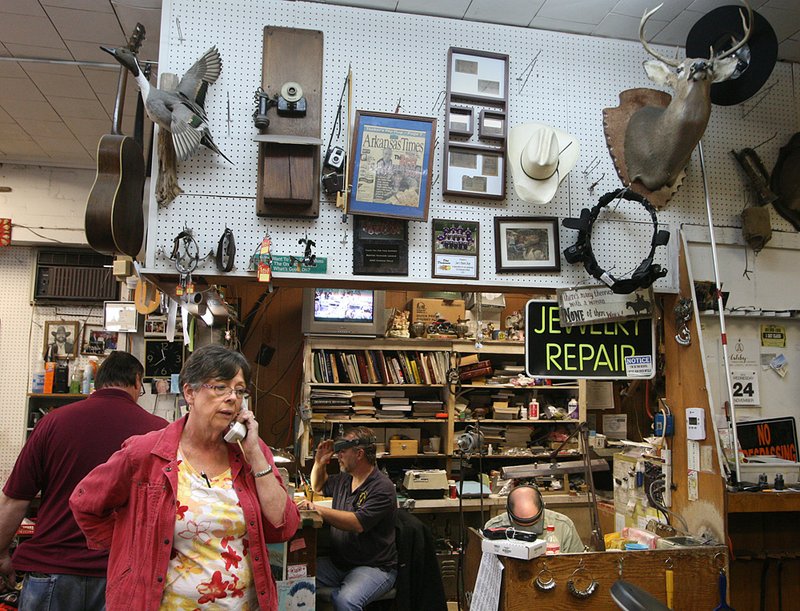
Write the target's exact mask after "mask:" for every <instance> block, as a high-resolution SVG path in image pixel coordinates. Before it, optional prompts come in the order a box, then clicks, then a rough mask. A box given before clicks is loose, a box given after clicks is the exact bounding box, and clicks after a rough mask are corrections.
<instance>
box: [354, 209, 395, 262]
mask: <svg viewBox="0 0 800 611" xmlns="http://www.w3.org/2000/svg"><path fill="white" fill-rule="evenodd" d="M353 273H354V274H356V275H374V276H407V275H408V221H404V220H402V219H393V218H385V219H381V218H377V217H374V216H360V215H355V216H353Z"/></svg>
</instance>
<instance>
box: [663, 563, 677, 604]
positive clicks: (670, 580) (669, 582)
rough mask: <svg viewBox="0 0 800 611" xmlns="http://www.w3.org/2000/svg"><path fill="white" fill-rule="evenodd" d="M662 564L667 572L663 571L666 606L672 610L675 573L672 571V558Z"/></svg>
mask: <svg viewBox="0 0 800 611" xmlns="http://www.w3.org/2000/svg"><path fill="white" fill-rule="evenodd" d="M664 564H666V566H667V570H666V571H664V579H665V581H666V589H667V606H668V607H669V608H670V609H672V598H673V593H674V592H675V572H674V571H673V570H672V566H673V565H672V558H667V560H666V562H665V563H664Z"/></svg>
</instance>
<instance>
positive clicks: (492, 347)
mask: <svg viewBox="0 0 800 611" xmlns="http://www.w3.org/2000/svg"><path fill="white" fill-rule="evenodd" d="M452 350H453V361H454V365H455V366H456V367H457V368H458V369H459V371H461V370H469V367H479V368H481V369H480V370H485V368H486V367H485V366H484V365H481V364H482V363H486V362H489V363H490V365H489V371H490V372H491V374H492V375H491V377H490V378H489V380H491V381H492V382H493V383H488V382H486V381H482V380H486V378H483V379H481V378H477V379H476V378H468V377H467V379H463V380H462V381H461V383H460V384H459V386H458V388H457V390H456V391H455V393H454V395H453V397H452V402H453V410H452V411H453V418H452V420H451V422H450V424H449V426H452V431H451V432H450V433H449V438H450V439H453V440H455V439H457V438H458V436H459V435H460V434H461V433H462V432H463V431H464V430H465V429H466V428H467V427H470V426H472V427H473V428H474V427H475V425H476V424H477V423H479V424H480V427H481V431H482V433H483V434H484V439H485V441H486V443H487V444H490V443H491V444H492V446H493V450H494V453H493V454H492V455H491V456H486V457H484V458H485V459H504V458H506V459H507V458H515V459H517V460H524V458H525V457H526V456H528V454H525V455H523V456H520V455H512V456H506V455H503V454H498V450H500V451H502V450H503V449H509V448H515V449H516V448H523V447H524V446H526V445H528V444H530V445H531V446H532V447H531V452H530V453H529V456H530V457H531V458H533V457H537V456H540V455H545V454H546V453H547V449H548V447H549V446H550V444H551V443H552V442H553V441H554V437H555V436H557V435H559V434H560V433H561V432H562V431H563V432H565V433H567V434H568V433H569V432H572V430H573V427H574V425H576V424H578V423H580V422H584V421H585V420H586V399H585V397H586V382H585V380H575V381H561V380H558V381H555V383H553V384H544V383H537V384H533V385H528V386H518V385H515V384H511V383H510V380H511V379H513V378H514V377H515V376H516V374H517V373H524V371H525V345H524V344H523V343H522V342H511V341H502V340H500V341H492V340H488V341H483V342H482V345H481V347H480V348H476V347H475V342H474V341H468V340H455V341H453V342H452ZM464 363H466V365H464ZM473 363H474V364H473ZM461 377H465V376H464V375H463V373H462V374H461ZM503 380H509V381H508V382H505V383H504V382H503ZM534 397H535V398H536V399H537V400H538V402H539V413H540V415H541V417H539V418H535V419H527V418H526V419H520V418H519V411H520V407H523V406H524V407H527V406H528V404H529V402H530V400H531V398H534ZM570 399H576V400H577V402H578V410H577V414H571V415H572V417H559V418H553V417H552V415H551V416H549V417H545V416H544V415H545V413H546V412H547V410H548V408H549V407H551V406H552V407H553V408H560V409H561V410H563V411H564V412H565V414H563V415H567V414H569V412H568V405H569V400H570ZM458 406H466V407H469V409H470V411H471V412H472V413H473V414H474V413H475V410H476V409H477V410H479V411H478V413H480V414H482V415H481V417H480V418H475V417H471V418H460V417H459V414H460V411H461V410H460V409H459V407H458ZM495 407H500V408H501V409H500V410H497V411H504V412H505V414H504V416H503V417H497V415H496V413H497V412H496V411H495ZM480 410H484V411H483V412H481V411H480ZM526 412H527V410H526ZM559 415H562V414H559ZM537 447H542V450H541V451H537V450H536V448H537Z"/></svg>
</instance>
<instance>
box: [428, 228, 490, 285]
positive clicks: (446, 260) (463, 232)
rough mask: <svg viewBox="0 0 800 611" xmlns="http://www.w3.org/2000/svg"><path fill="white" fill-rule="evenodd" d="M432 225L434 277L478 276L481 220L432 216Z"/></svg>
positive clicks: (470, 277) (460, 277) (474, 277)
mask: <svg viewBox="0 0 800 611" xmlns="http://www.w3.org/2000/svg"><path fill="white" fill-rule="evenodd" d="M431 228H432V232H433V235H432V240H431V242H432V250H433V252H432V256H433V262H432V266H431V267H432V270H433V273H432V275H433V277H434V278H459V279H472V280H477V279H478V252H479V251H478V236H479V231H480V223H477V222H473V221H452V220H443V219H433V222H432V223H431Z"/></svg>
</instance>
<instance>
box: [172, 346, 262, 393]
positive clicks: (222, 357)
mask: <svg viewBox="0 0 800 611" xmlns="http://www.w3.org/2000/svg"><path fill="white" fill-rule="evenodd" d="M239 370H241V371H242V376H244V383H245V384H246V385H247V386H250V363H248V362H247V359H246V358H245V357H244V355H243V354H242V353H241V352H237V351H236V350H230V349H228V348H226V347H225V346H219V345H217V344H212V345H210V346H203V347H202V348H198V349H197V350H195V351H194V352H192V354H191V356H190V357H189V358H188V359H186V363H185V364H184V365H183V369H181V379H180V382H181V388H183V385H184V384H188V385H189V386H191V387H192V388H194V389H195V390H197V389H198V388H200V386H201V385H202V384H205V383H206V382H208V380H230V379H232V378H234V377H235V376H236V374H237V373H239Z"/></svg>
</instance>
